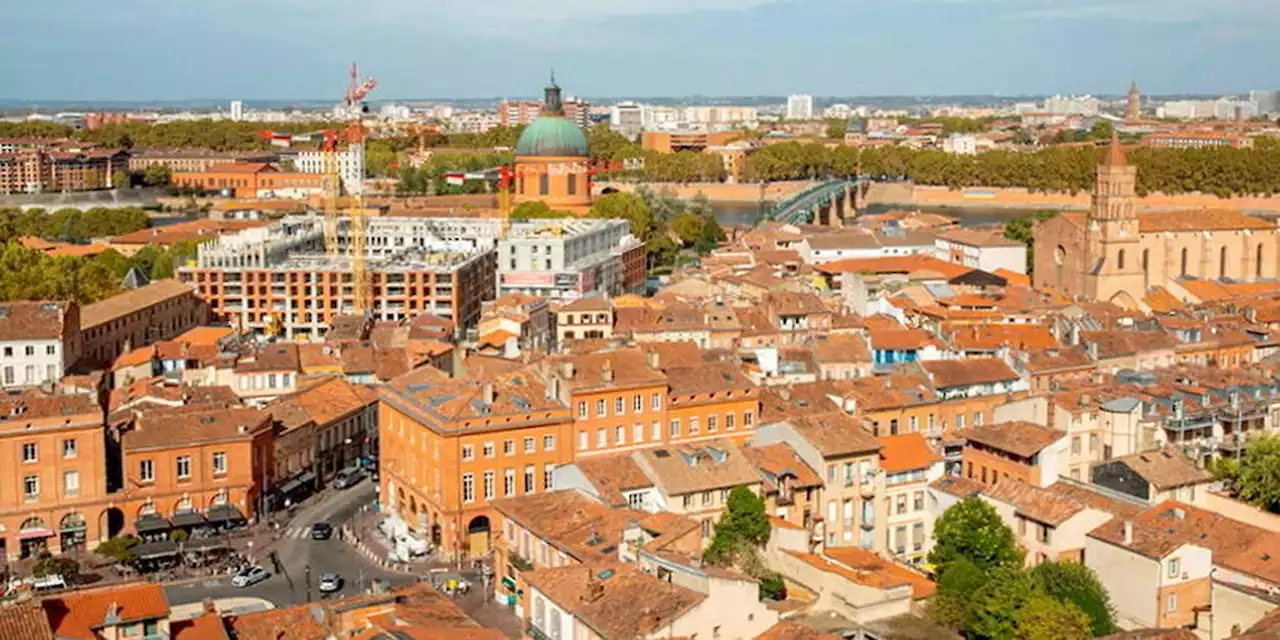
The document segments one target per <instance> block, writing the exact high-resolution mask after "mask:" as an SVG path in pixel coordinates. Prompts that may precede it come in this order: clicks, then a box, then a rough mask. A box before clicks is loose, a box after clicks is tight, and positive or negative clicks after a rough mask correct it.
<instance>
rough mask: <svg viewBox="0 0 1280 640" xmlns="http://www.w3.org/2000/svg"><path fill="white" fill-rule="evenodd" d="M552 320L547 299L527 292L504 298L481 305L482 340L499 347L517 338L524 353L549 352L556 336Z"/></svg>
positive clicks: (480, 330)
mask: <svg viewBox="0 0 1280 640" xmlns="http://www.w3.org/2000/svg"><path fill="white" fill-rule="evenodd" d="M552 320H553V316H552V315H551V311H550V305H548V304H547V301H546V299H544V298H537V297H534V296H529V295H525V294H523V293H511V294H507V295H505V296H500V297H498V298H497V299H496V300H493V301H492V302H484V303H482V304H481V312H480V326H479V335H480V341H481V342H482V343H485V344H490V345H493V346H495V347H496V346H505V344H506V342H507V341H508V340H510V339H512V338H514V339H515V340H516V345H517V346H518V347H519V349H520V351H525V352H528V351H541V352H548V351H550V350H551V348H552V345H553V342H552V339H553V338H554V337H555V336H554V334H553V333H552V331H553V325H552ZM498 343H500V344H498Z"/></svg>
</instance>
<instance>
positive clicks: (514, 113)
mask: <svg viewBox="0 0 1280 640" xmlns="http://www.w3.org/2000/svg"><path fill="white" fill-rule="evenodd" d="M540 113H542V103H541V102H538V101H537V100H505V101H503V102H502V103H501V104H499V105H498V121H499V122H501V123H502V126H504V127H514V126H517V125H524V124H529V123H530V122H533V121H534V119H535V118H537V117H538V114H540Z"/></svg>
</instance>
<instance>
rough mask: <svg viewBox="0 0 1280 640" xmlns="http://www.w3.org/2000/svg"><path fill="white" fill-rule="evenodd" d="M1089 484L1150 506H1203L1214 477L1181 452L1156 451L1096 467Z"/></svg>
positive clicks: (1119, 458) (1090, 472)
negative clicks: (1168, 502)
mask: <svg viewBox="0 0 1280 640" xmlns="http://www.w3.org/2000/svg"><path fill="white" fill-rule="evenodd" d="M1089 482H1091V483H1093V484H1095V485H1098V486H1100V487H1105V488H1107V489H1110V490H1112V491H1116V492H1119V493H1121V494H1124V495H1127V496H1132V497H1133V498H1136V499H1138V500H1142V501H1143V502H1146V503H1147V504H1152V505H1154V504H1159V503H1161V502H1165V501H1168V500H1176V501H1178V502H1181V503H1184V504H1189V505H1195V506H1203V505H1204V504H1205V502H1206V501H1207V499H1208V497H1209V495H1208V494H1209V484H1210V483H1211V482H1213V475H1212V474H1210V473H1209V472H1208V471H1205V470H1204V469H1202V468H1200V467H1199V466H1198V465H1196V463H1195V461H1194V460H1192V459H1191V458H1188V457H1187V456H1186V455H1185V454H1183V453H1182V452H1180V451H1177V450H1172V449H1154V450H1149V451H1143V452H1140V453H1133V454H1129V455H1127V456H1121V457H1118V458H1114V459H1111V460H1107V461H1105V462H1100V463H1098V464H1095V465H1093V468H1091V469H1090V470H1089Z"/></svg>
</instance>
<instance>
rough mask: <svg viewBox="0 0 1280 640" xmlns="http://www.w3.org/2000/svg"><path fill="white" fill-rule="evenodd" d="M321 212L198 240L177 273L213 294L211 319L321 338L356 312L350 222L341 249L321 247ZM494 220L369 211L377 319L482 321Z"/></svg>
mask: <svg viewBox="0 0 1280 640" xmlns="http://www.w3.org/2000/svg"><path fill="white" fill-rule="evenodd" d="M322 226H323V224H322V221H321V218H320V217H318V216H311V215H308V216H291V217H286V218H284V219H282V220H280V221H278V222H276V223H273V224H271V225H268V226H266V227H259V228H254V229H245V230H242V231H240V232H239V233H236V234H227V235H223V236H221V237H219V238H217V239H216V240H214V241H212V242H207V243H205V244H203V245H201V246H200V250H199V256H198V257H197V259H196V264H195V265H194V266H188V267H183V268H181V269H179V272H178V273H179V277H180V278H181V279H182V281H183V282H185V283H187V284H188V286H191V287H193V288H195V289H196V290H197V291H199V294H200V296H201V297H202V298H203V299H205V300H207V301H208V303H209V307H210V310H211V312H212V314H213V317H214V318H216V319H218V320H220V321H223V322H227V323H230V324H232V325H234V326H237V327H240V328H242V329H244V330H253V331H265V330H267V329H268V328H272V329H273V330H278V331H279V332H280V333H281V334H282V335H283V336H285V337H286V338H291V339H292V338H297V337H318V336H321V335H322V334H323V333H324V331H325V330H326V329H327V328H328V326H329V324H330V323H331V322H332V321H333V319H334V318H335V317H337V316H339V315H349V314H351V313H354V312H355V307H354V304H355V282H354V280H353V279H352V278H353V276H352V273H351V260H350V257H349V256H348V255H347V254H346V251H347V249H346V247H349V246H350V238H349V237H348V232H349V231H348V230H349V226H348V225H347V224H345V223H344V224H342V225H340V226H339V244H340V245H341V246H342V247H343V250H342V252H341V253H340V254H339V255H338V256H333V257H331V256H328V255H327V254H326V253H325V250H324V234H323V230H322ZM496 233H497V221H496V220H472V221H465V220H456V219H446V218H394V217H379V218H371V219H369V220H368V222H367V231H366V234H367V243H368V244H367V255H366V259H365V262H366V268H367V274H368V282H367V285H368V287H369V292H370V294H371V298H370V299H371V300H372V301H373V302H374V304H373V308H371V309H368V311H369V312H370V313H372V314H373V317H374V319H375V320H377V321H396V322H399V321H403V320H406V319H409V318H412V317H414V316H417V315H419V314H434V315H437V316H441V317H443V318H446V319H448V320H450V321H452V322H453V323H454V324H455V325H456V326H458V327H460V328H467V327H471V326H474V325H475V324H476V323H477V322H478V321H479V319H480V303H481V301H483V300H486V299H490V298H492V297H493V291H494V277H495V276H494V274H495V260H494V253H493V243H494V238H495V237H496Z"/></svg>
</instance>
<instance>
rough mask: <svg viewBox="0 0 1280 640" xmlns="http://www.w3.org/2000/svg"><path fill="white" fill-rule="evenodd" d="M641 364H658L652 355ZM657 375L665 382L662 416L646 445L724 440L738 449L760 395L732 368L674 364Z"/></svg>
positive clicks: (755, 417) (730, 365)
mask: <svg viewBox="0 0 1280 640" xmlns="http://www.w3.org/2000/svg"><path fill="white" fill-rule="evenodd" d="M646 360H647V363H648V364H650V365H653V366H657V365H660V364H661V360H660V358H659V355H658V353H656V352H649V353H648V354H646ZM662 372H663V374H665V375H666V378H667V397H666V407H667V415H666V419H665V420H655V421H654V422H653V423H652V424H651V427H652V429H651V431H652V434H651V440H653V441H660V442H667V443H674V442H696V441H700V440H714V439H728V440H731V441H733V442H735V443H739V444H740V443H742V442H745V441H746V440H748V439H749V438H750V437H751V433H752V431H754V429H755V427H756V424H757V420H758V419H759V416H760V401H759V395H760V390H759V388H758V387H756V386H755V385H754V384H752V383H751V380H749V379H748V378H747V377H746V376H745V375H743V374H742V371H741V369H740V368H739V367H738V365H737V364H736V363H734V362H727V361H719V362H707V363H703V364H694V363H691V362H683V361H677V362H676V363H674V364H673V365H668V366H665V367H663V368H662ZM664 425H665V426H666V433H665V434H664V433H663V426H664Z"/></svg>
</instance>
